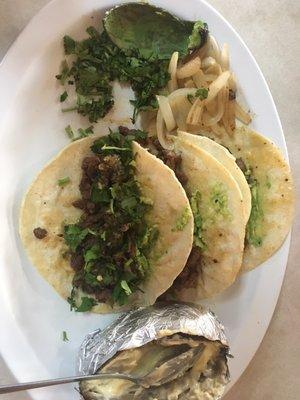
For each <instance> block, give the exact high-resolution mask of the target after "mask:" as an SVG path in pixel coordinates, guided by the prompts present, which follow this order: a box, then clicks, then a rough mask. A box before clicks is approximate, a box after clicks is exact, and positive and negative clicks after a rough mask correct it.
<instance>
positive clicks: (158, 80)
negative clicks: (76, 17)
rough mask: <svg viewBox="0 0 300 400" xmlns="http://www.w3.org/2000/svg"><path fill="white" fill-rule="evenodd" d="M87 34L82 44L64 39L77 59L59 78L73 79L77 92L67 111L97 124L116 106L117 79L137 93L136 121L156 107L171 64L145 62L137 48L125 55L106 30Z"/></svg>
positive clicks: (161, 61) (65, 66) (63, 82)
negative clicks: (75, 98) (74, 102)
mask: <svg viewBox="0 0 300 400" xmlns="http://www.w3.org/2000/svg"><path fill="white" fill-rule="evenodd" d="M87 33H88V35H89V37H88V38H87V39H85V40H83V41H81V42H77V41H75V40H74V39H72V38H71V37H70V36H65V37H64V39H63V44H64V49H65V54H66V55H73V56H75V60H74V61H73V62H72V67H71V68H70V69H69V67H68V65H67V63H65V64H64V66H63V67H62V71H61V73H60V74H59V75H57V76H56V77H57V79H59V80H60V81H61V83H62V84H65V82H66V80H67V78H70V77H72V82H73V81H74V82H75V87H76V92H77V104H76V106H75V105H74V107H72V108H69V109H68V110H65V111H70V110H77V112H78V113H80V114H82V115H84V116H87V117H88V118H89V121H90V122H97V121H98V120H99V119H100V118H103V117H104V116H105V115H106V114H107V113H108V111H109V110H110V109H111V107H112V106H113V104H114V100H113V95H112V86H111V82H113V81H115V80H119V81H120V82H122V83H123V82H124V83H130V84H131V86H132V89H133V91H134V92H135V99H134V100H131V104H132V105H133V106H134V112H133V118H132V119H133V122H134V121H135V119H136V117H137V115H138V113H139V112H140V111H144V110H148V109H155V108H157V100H156V98H155V95H156V94H157V93H158V91H159V90H160V89H163V88H164V87H165V86H166V85H167V82H168V80H169V73H168V61H167V60H159V59H156V58H153V57H152V58H151V59H144V58H142V57H141V56H140V54H139V51H138V49H137V50H136V51H131V52H130V53H128V54H125V53H124V52H122V51H121V50H120V49H119V48H118V47H117V46H116V45H115V44H114V43H113V42H112V41H111V40H110V38H109V37H108V35H107V33H106V32H105V31H104V32H102V33H101V34H100V33H99V32H98V31H97V30H96V29H95V28H93V27H89V28H88V29H87ZM198 36H199V35H198ZM73 58H74V57H73Z"/></svg>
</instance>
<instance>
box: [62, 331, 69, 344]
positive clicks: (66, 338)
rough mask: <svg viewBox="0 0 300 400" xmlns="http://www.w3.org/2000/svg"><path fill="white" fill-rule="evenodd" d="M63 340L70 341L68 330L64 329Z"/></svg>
mask: <svg viewBox="0 0 300 400" xmlns="http://www.w3.org/2000/svg"><path fill="white" fill-rule="evenodd" d="M62 340H63V341H64V342H68V341H69V338H68V335H67V332H66V331H63V333H62Z"/></svg>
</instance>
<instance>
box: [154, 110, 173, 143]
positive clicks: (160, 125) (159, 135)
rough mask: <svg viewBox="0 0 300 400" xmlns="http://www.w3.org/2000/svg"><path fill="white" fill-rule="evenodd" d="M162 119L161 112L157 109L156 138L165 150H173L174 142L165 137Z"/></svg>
mask: <svg viewBox="0 0 300 400" xmlns="http://www.w3.org/2000/svg"><path fill="white" fill-rule="evenodd" d="M164 128H165V127H164V119H163V116H162V113H161V110H158V113H157V117H156V131H157V139H158V141H159V143H160V144H161V146H162V147H163V148H164V149H167V150H173V148H174V143H173V142H172V141H170V140H168V139H167V137H166V134H165V132H164V131H165V129H164Z"/></svg>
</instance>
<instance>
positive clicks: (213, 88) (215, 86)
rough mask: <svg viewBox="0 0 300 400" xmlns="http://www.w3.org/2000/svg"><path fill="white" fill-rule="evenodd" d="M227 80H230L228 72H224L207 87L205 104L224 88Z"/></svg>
mask: <svg viewBox="0 0 300 400" xmlns="http://www.w3.org/2000/svg"><path fill="white" fill-rule="evenodd" d="M229 78H230V72H229V71H225V72H223V73H222V74H221V75H219V76H218V77H217V79H216V80H215V81H213V82H212V83H211V84H210V85H209V88H208V89H209V90H208V96H207V99H206V100H205V102H206V103H209V102H210V101H212V100H213V99H214V98H215V97H216V96H217V94H218V93H219V91H220V90H221V89H223V87H225V86H226V84H227V82H228V79H229Z"/></svg>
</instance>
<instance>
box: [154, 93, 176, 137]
mask: <svg viewBox="0 0 300 400" xmlns="http://www.w3.org/2000/svg"><path fill="white" fill-rule="evenodd" d="M156 98H157V101H158V106H159V110H160V111H161V114H162V117H163V119H164V121H165V124H166V127H167V130H168V131H169V132H170V131H172V130H173V129H175V127H176V122H175V119H174V115H173V112H172V109H171V106H170V104H169V100H168V98H167V97H165V96H156Z"/></svg>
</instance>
